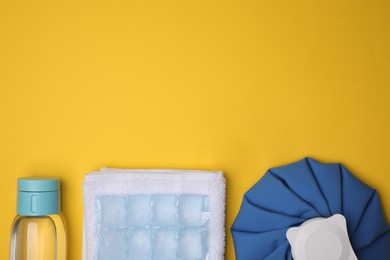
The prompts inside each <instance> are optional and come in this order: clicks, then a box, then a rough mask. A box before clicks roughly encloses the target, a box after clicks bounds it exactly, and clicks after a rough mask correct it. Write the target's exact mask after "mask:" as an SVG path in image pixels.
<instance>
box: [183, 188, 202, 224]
mask: <svg viewBox="0 0 390 260" xmlns="http://www.w3.org/2000/svg"><path fill="white" fill-rule="evenodd" d="M204 199H205V197H204V196H201V195H182V196H180V198H179V212H178V214H179V222H180V224H181V225H183V226H200V225H202V213H203V212H204V211H205V203H204Z"/></svg>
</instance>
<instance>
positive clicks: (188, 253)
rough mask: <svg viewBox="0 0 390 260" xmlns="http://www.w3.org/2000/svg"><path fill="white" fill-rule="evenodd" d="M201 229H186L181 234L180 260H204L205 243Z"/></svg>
mask: <svg viewBox="0 0 390 260" xmlns="http://www.w3.org/2000/svg"><path fill="white" fill-rule="evenodd" d="M202 238H203V236H202V229H201V228H185V229H183V230H181V231H180V233H179V249H178V253H179V259H182V260H200V259H203V243H202V242H203V241H202Z"/></svg>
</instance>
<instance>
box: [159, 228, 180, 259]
mask: <svg viewBox="0 0 390 260" xmlns="http://www.w3.org/2000/svg"><path fill="white" fill-rule="evenodd" d="M153 256H154V259H155V260H176V259H177V231H176V229H157V230H154V241H153Z"/></svg>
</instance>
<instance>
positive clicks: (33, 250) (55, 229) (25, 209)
mask: <svg viewBox="0 0 390 260" xmlns="http://www.w3.org/2000/svg"><path fill="white" fill-rule="evenodd" d="M10 260H66V232H65V226H64V222H63V220H62V217H61V215H60V180H59V179H57V178H20V179H18V203H17V216H16V217H15V219H14V223H13V225H12V231H11V247H10Z"/></svg>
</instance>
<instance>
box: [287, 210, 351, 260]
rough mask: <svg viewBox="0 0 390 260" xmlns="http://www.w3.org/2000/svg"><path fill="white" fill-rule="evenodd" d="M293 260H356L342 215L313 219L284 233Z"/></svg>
mask: <svg viewBox="0 0 390 260" xmlns="http://www.w3.org/2000/svg"><path fill="white" fill-rule="evenodd" d="M286 236H287V240H288V242H289V243H290V245H291V251H292V255H293V258H294V260H357V257H356V255H355V253H354V252H353V249H352V246H351V243H350V241H349V237H348V231H347V222H346V220H345V218H344V216H343V215H340V214H335V215H333V216H332V217H330V218H313V219H310V220H308V221H306V222H304V223H303V224H302V225H300V226H299V227H292V228H289V229H288V230H287V232H286Z"/></svg>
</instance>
